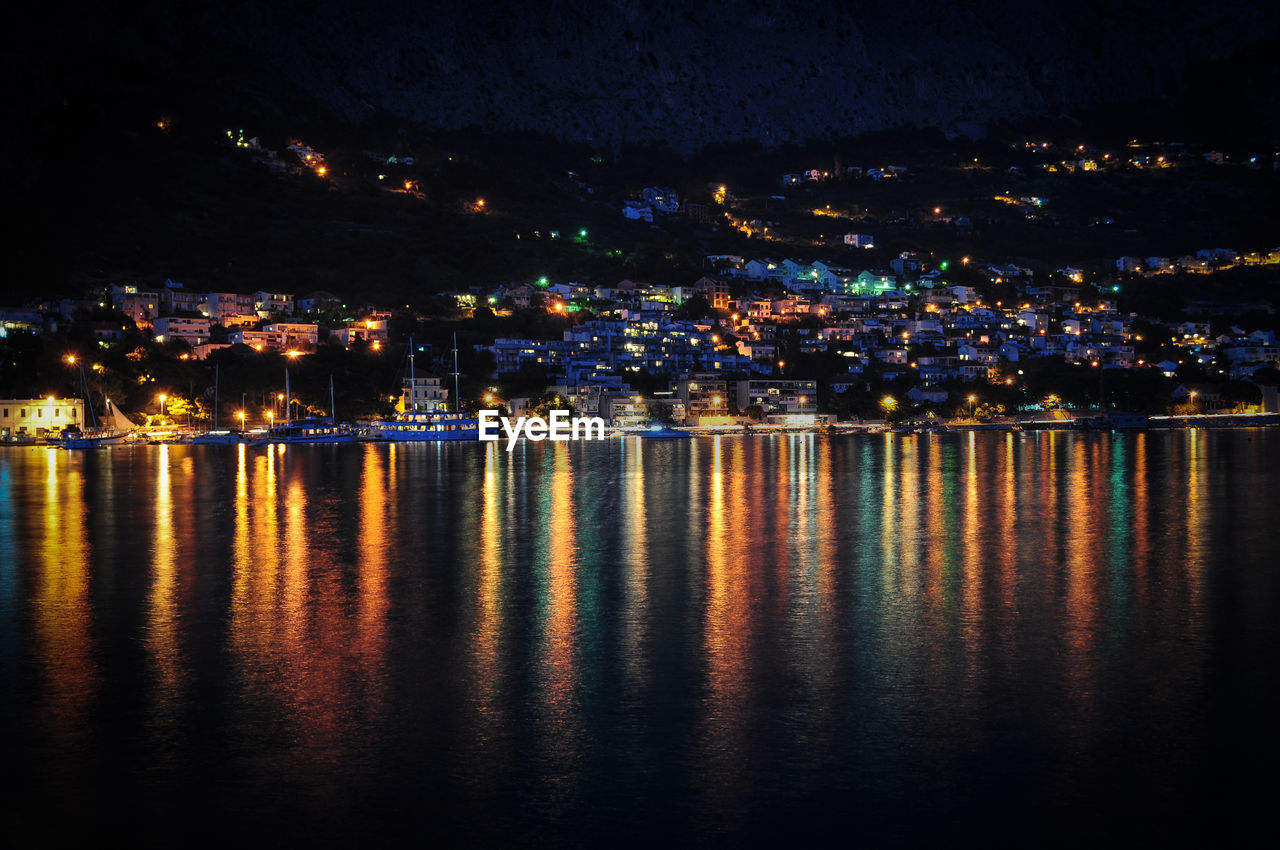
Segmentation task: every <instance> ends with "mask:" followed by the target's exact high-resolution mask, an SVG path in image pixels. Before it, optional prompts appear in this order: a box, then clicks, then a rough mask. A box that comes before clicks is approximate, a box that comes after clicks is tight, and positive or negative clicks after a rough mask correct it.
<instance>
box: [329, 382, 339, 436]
mask: <svg viewBox="0 0 1280 850" xmlns="http://www.w3.org/2000/svg"><path fill="white" fill-rule="evenodd" d="M337 423H338V411H337V405H336V404H335V403H334V401H333V375H330V376H329V424H330V425H336V424H337Z"/></svg>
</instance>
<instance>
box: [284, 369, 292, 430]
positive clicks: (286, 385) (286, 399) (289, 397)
mask: <svg viewBox="0 0 1280 850" xmlns="http://www.w3.org/2000/svg"><path fill="white" fill-rule="evenodd" d="M292 400H293V396H292V395H290V393H289V370H288V369H285V370H284V424H286V425H290V424H292V422H293V420H292V418H291V414H292V412H293V411H291V410H290V409H289V402H290V401H292Z"/></svg>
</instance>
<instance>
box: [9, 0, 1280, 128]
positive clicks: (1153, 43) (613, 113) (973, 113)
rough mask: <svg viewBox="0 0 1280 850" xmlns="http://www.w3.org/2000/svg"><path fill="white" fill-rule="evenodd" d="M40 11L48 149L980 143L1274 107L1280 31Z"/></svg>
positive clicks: (596, 14) (39, 80)
mask: <svg viewBox="0 0 1280 850" xmlns="http://www.w3.org/2000/svg"><path fill="white" fill-rule="evenodd" d="M691 6H696V8H690V7H691ZM44 14H45V15H46V16H47V17H46V18H45V19H44V21H42V22H40V21H34V20H33V21H31V22H29V24H28V26H26V27H18V28H16V29H15V30H13V31H11V32H10V36H11V37H13V38H14V40H15V43H14V44H11V45H10V47H9V49H7V50H6V54H7V57H8V58H7V62H8V64H9V67H8V68H7V69H6V71H7V73H6V78H7V79H8V80H9V85H10V86H11V87H13V88H14V90H15V91H14V93H15V95H16V96H17V97H16V100H17V102H18V103H19V104H20V109H21V112H22V114H21V115H20V116H19V117H20V119H21V120H20V123H21V124H25V125H26V126H28V127H32V128H33V129H35V130H36V132H37V134H39V128H40V127H46V128H47V127H54V128H59V129H60V128H62V126H63V124H62V121H63V120H66V119H68V118H69V119H70V120H71V121H72V122H73V124H75V125H76V126H84V125H85V122H86V120H88V122H89V124H90V125H92V124H94V123H95V120H96V119H102V120H104V121H106V122H107V123H111V122H112V120H114V119H115V118H117V117H119V118H121V119H122V120H127V117H128V116H129V114H130V113H131V112H133V111H134V110H140V111H142V112H144V113H146V114H152V113H154V112H155V111H156V110H158V109H159V110H168V111H174V112H183V113H186V114H189V115H191V114H199V113H202V112H204V113H208V114H209V117H210V120H211V121H213V122H214V123H222V122H223V121H227V120H229V117H230V116H234V119H230V120H235V119H238V120H241V121H244V122H246V123H251V122H252V121H254V120H255V119H256V120H264V119H270V118H286V119H289V120H294V121H296V120H299V119H310V120H316V121H321V122H337V123H343V124H357V125H359V124H370V123H377V122H384V123H387V122H389V123H395V124H402V125H406V126H411V127H415V128H457V127H463V126H468V125H478V126H482V127H485V128H490V129H495V130H534V131H540V132H545V133H548V134H552V135H558V136H562V137H566V138H573V139H581V140H587V141H591V142H593V143H599V144H606V145H608V144H619V143H629V142H655V141H656V142H663V143H667V144H670V145H671V146H672V147H674V148H677V149H683V150H688V149H691V148H695V147H698V146H700V145H702V144H705V143H707V142H715V141H726V140H737V139H751V140H757V141H761V142H763V143H766V144H768V143H776V142H783V141H795V140H803V139H805V138H815V137H830V136H833V135H847V134H851V133H856V132H861V131H864V130H872V129H878V128H882V127H892V126H900V125H904V124H915V125H919V126H939V127H942V128H943V129H946V130H967V131H969V132H970V133H976V132H981V130H982V128H983V127H984V126H986V125H988V124H990V122H992V121H996V120H1002V119H1003V120H1009V119H1020V118H1024V117H1028V116H1043V117H1054V116H1056V115H1058V114H1060V113H1072V112H1074V111H1076V110H1079V109H1081V108H1083V107H1088V106H1090V105H1096V104H1103V103H1127V102H1130V101H1134V100H1137V99H1142V98H1152V97H1156V98H1164V100H1165V101H1166V102H1171V103H1173V102H1177V101H1178V99H1179V98H1191V99H1192V100H1193V102H1195V103H1197V104H1199V103H1200V102H1202V105H1203V108H1204V109H1205V110H1206V111H1217V112H1219V113H1220V112H1222V111H1223V110H1222V106H1223V105H1224V104H1231V105H1232V111H1233V112H1238V111H1239V108H1240V107H1241V105H1242V104H1243V105H1245V106H1246V108H1251V107H1248V104H1255V103H1257V102H1258V96H1259V95H1262V96H1263V97H1271V96H1272V95H1270V94H1269V93H1270V92H1273V91H1274V89H1275V86H1274V81H1275V80H1274V77H1275V71H1274V63H1273V62H1272V61H1271V59H1270V56H1267V55H1264V54H1262V53H1261V52H1260V51H1258V50H1256V49H1255V48H1256V46H1258V45H1263V44H1265V43H1267V42H1268V41H1270V40H1273V39H1274V37H1275V35H1276V31H1277V27H1278V22H1280V14H1278V13H1277V12H1276V11H1274V9H1273V8H1272V7H1271V5H1270V4H1259V3H1250V2H1234V0H1227V2H1222V3H1213V4H1199V3H1186V2H1153V1H1152V0H1147V1H1146V2H1137V3H1113V2H1094V0H1076V2H1063V1H1062V0H1038V1H1037V2H1034V3H1027V2H1021V3H978V4H956V3H940V2H921V0H901V2H895V3H880V2H877V3H859V2H837V0H800V2H794V1H793V2H780V0H713V2H708V3H705V4H686V3H684V2H671V0H658V2H641V0H605V2H596V0H556V1H554V2H509V1H507V2H504V1H502V0H500V1H499V2H493V1H492V0H490V2H481V3H468V4H457V3H449V4H444V3H418V2H405V1H404V0H397V1H396V2H383V3H375V4H370V7H367V6H366V4H348V3H337V2H323V0H322V2H292V0H286V2H278V3H270V4H266V3H248V2H241V3H191V4H184V5H182V6H181V7H176V6H175V5H174V4H170V3H160V2H142V3H115V4H112V3H103V4H95V5H93V6H92V7H91V9H89V10H88V11H76V10H74V8H73V7H71V8H69V7H65V6H52V5H51V6H50V7H49V8H48V9H47V10H46V11H45V12H44ZM24 33H25V37H24V35H23V34H24ZM1241 57H1243V58H1241ZM1241 63H1243V64H1241ZM1241 69H1243V70H1241ZM1259 73H1262V74H1267V73H1269V74H1270V79H1269V80H1268V79H1253V78H1252V77H1256V76H1257V75H1258V74H1259ZM1265 112H1266V110H1259V114H1265Z"/></svg>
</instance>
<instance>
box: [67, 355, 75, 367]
mask: <svg viewBox="0 0 1280 850" xmlns="http://www.w3.org/2000/svg"><path fill="white" fill-rule="evenodd" d="M67 362H68V363H70V364H71V365H72V366H74V365H76V356H75V355H74V354H68V355H67Z"/></svg>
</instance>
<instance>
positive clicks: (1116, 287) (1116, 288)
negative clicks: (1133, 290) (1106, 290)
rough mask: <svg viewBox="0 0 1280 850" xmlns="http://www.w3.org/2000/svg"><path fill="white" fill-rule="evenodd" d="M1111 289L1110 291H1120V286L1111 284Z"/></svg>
mask: <svg viewBox="0 0 1280 850" xmlns="http://www.w3.org/2000/svg"><path fill="white" fill-rule="evenodd" d="M1111 291H1112V292H1119V291H1120V287H1118V286H1113V287H1111Z"/></svg>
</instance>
